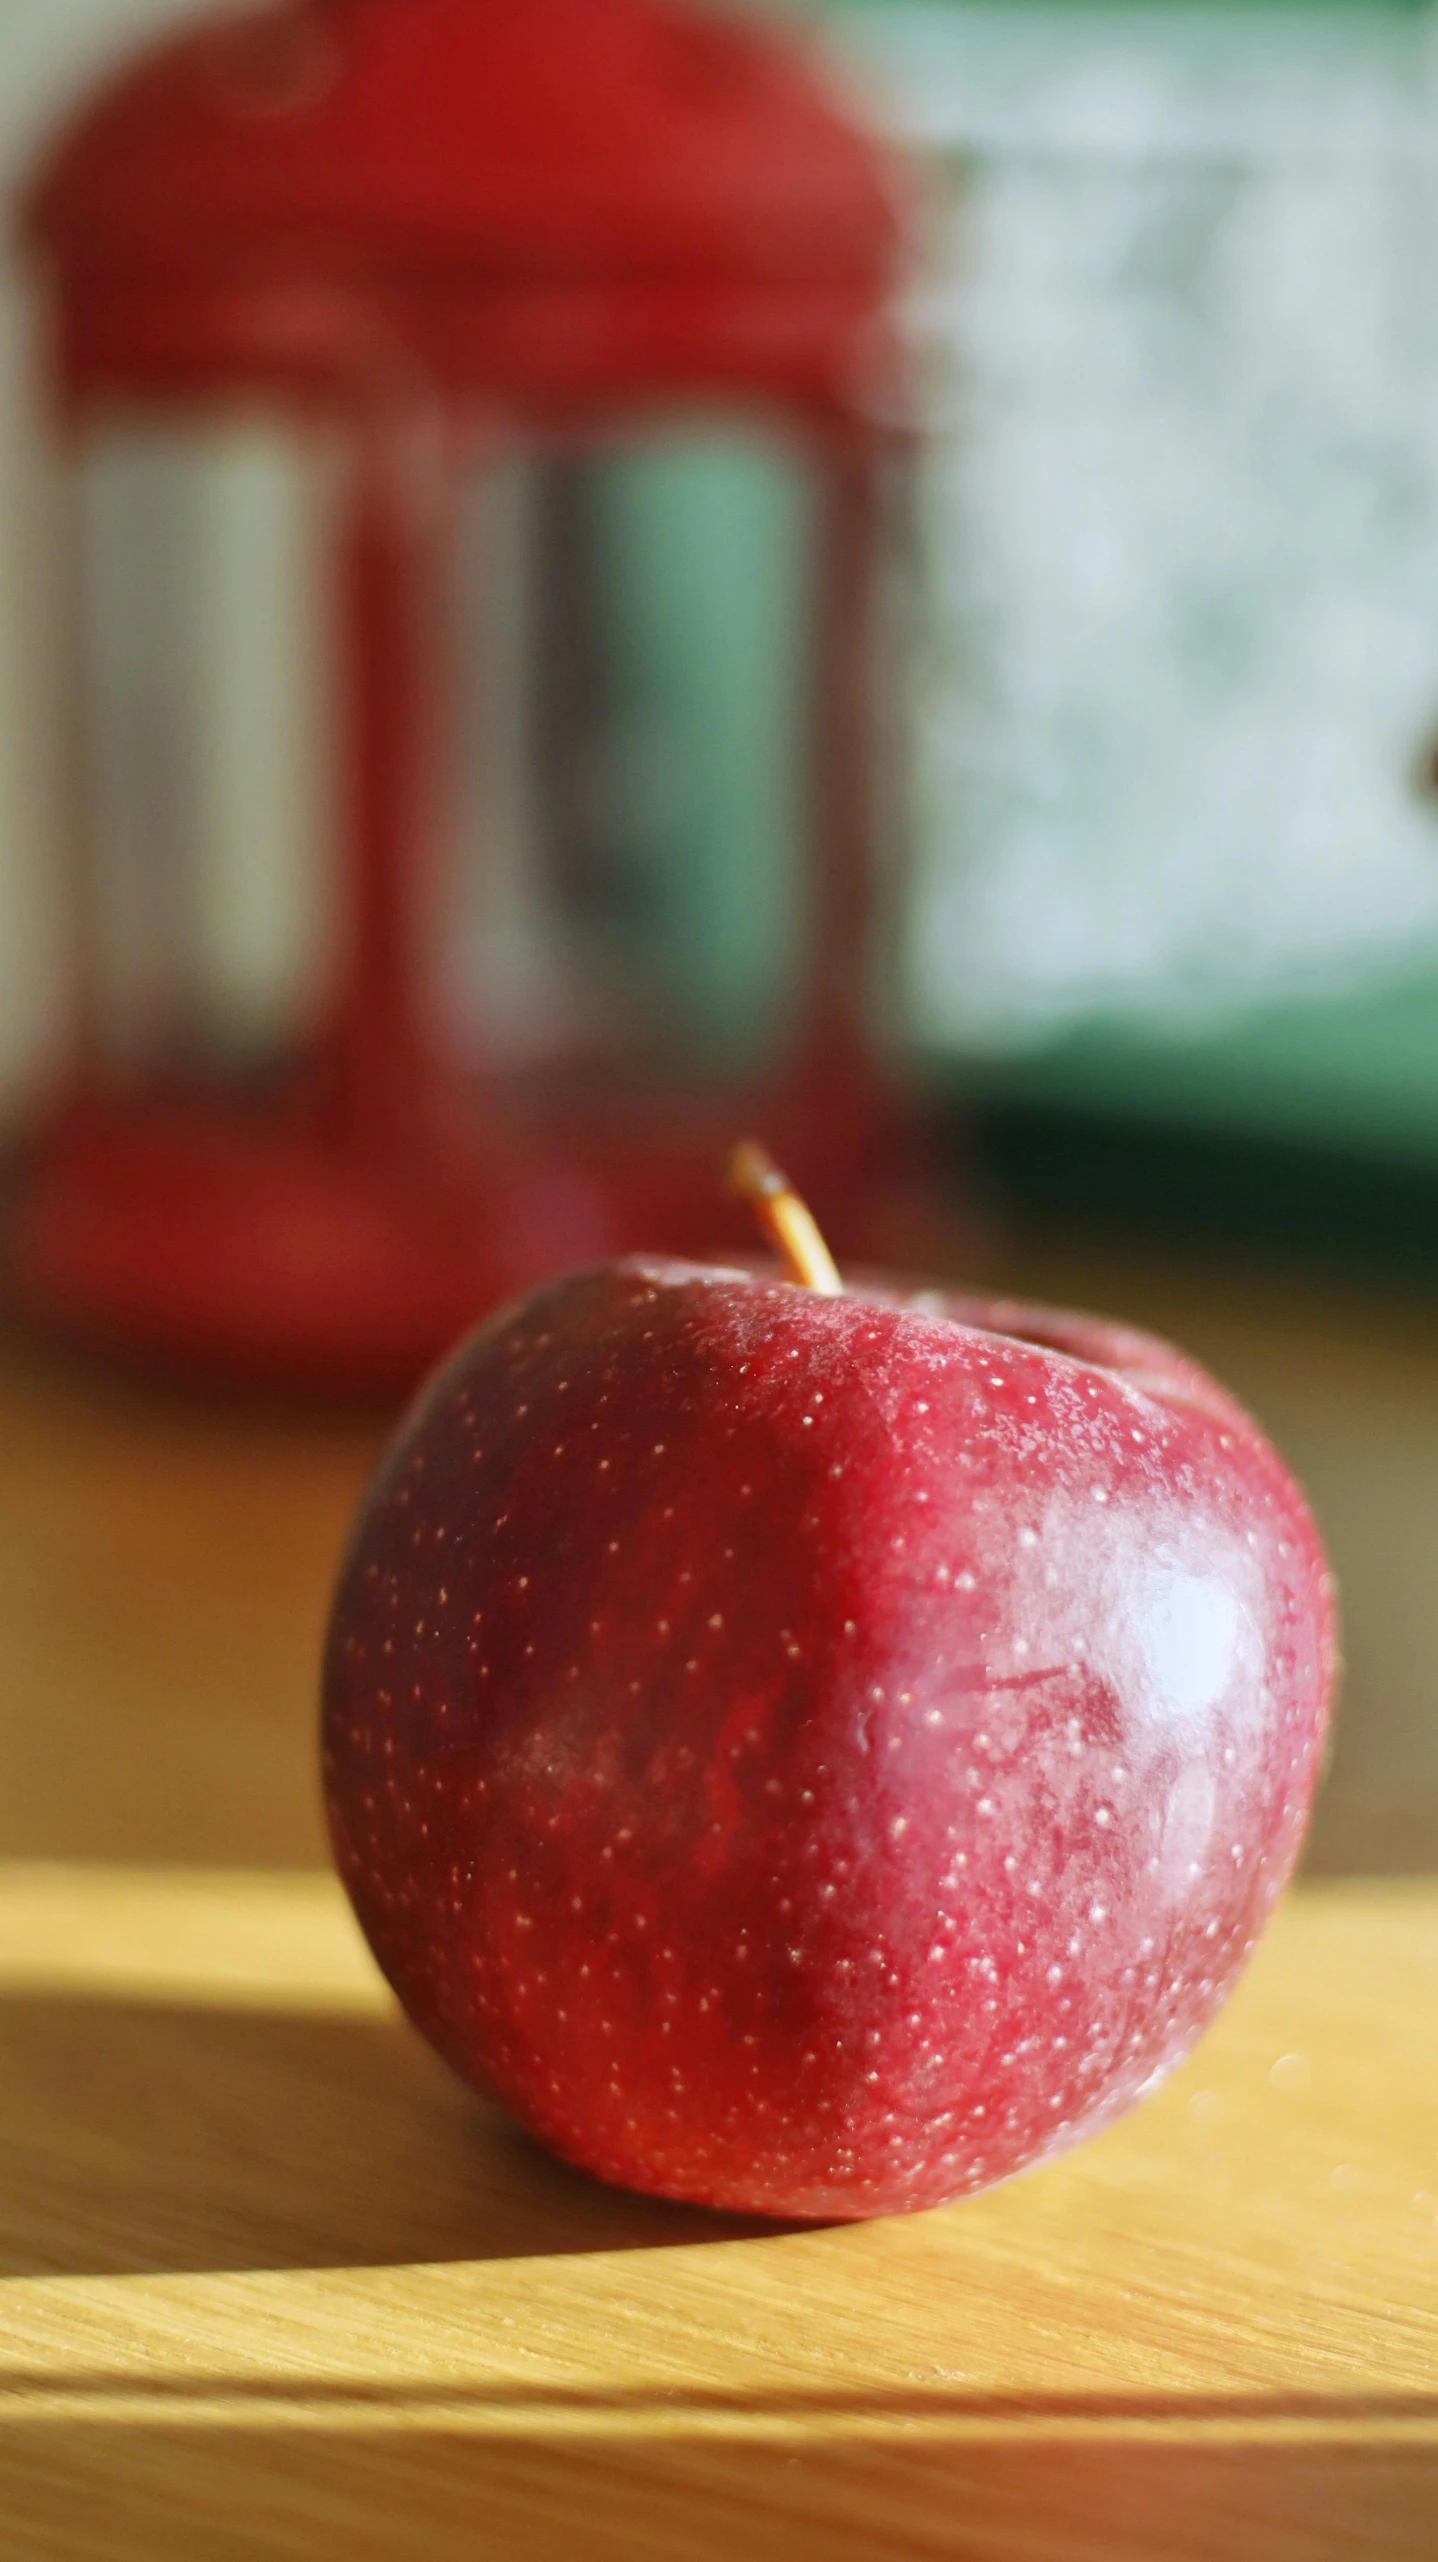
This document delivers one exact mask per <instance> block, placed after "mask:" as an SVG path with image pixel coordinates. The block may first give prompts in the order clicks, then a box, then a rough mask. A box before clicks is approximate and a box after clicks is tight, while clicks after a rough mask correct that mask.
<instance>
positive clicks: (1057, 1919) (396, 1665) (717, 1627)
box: [325, 1262, 1333, 2217]
mask: <svg viewBox="0 0 1438 2562" xmlns="http://www.w3.org/2000/svg"><path fill="white" fill-rule="evenodd" d="M1000 1341H1001V1343H1002V1351H1003V1363H1002V1367H1001V1368H997V1367H996V1366H995V1364H994V1351H995V1345H996V1342H1000ZM516 1392H518V1393H517V1394H516ZM517 1405H522V1406H523V1407H524V1409H525V1411H524V1413H523V1414H522V1415H520V1414H518V1413H517V1412H516V1407H517ZM561 1415H562V1421H563V1426H564V1429H563V1431H562V1433H556V1431H555V1426H556V1424H557V1423H559V1422H560V1420H561ZM836 1454H837V1464H838V1466H839V1473H838V1474H837V1475H836V1474H835V1473H834V1470H835V1466H836ZM596 1461H598V1464H596ZM1096 1493H1098V1494H1101V1495H1102V1497H1103V1500H1102V1501H1101V1502H1096V1501H1095V1495H1096ZM441 1534H442V1535H441ZM431 1559H432V1560H433V1563H432V1564H431V1562H430V1560H431ZM441 1593H442V1594H443V1599H441ZM480 1625H482V1627H483V1630H484V1663H483V1666H482V1667H481V1666H480V1665H479V1664H478V1663H477V1661H476V1655H475V1638H474V1634H473V1632H474V1630H475V1628H476V1627H478V1626H480ZM1332 1657H1333V1629H1332V1617H1331V1608H1330V1603H1329V1590H1328V1582H1327V1577H1326V1574H1325V1571H1324V1567H1323V1561H1322V1558H1321V1553H1320V1551H1319V1549H1318V1545H1317V1541H1316V1537H1315V1535H1314V1532H1313V1529H1312V1525H1311V1523H1310V1522H1309V1520H1308V1516H1307V1514H1306V1512H1305V1510H1304V1508H1303V1505H1302V1502H1301V1498H1300V1497H1299V1496H1298V1494H1297V1491H1296V1489H1295V1488H1294V1487H1293V1485H1292V1482H1291V1480H1290V1479H1289V1478H1288V1476H1287V1474H1286V1472H1285V1471H1284V1470H1283V1468H1282V1466H1281V1464H1280V1463H1279V1462H1278V1460H1277V1459H1276V1458H1275V1456H1274V1454H1273V1453H1272V1452H1271V1450H1269V1448H1268V1446H1267V1444H1266V1443H1264V1442H1263V1441H1262V1439H1261V1437H1260V1436H1259V1435H1258V1434H1257V1433H1256V1431H1255V1430H1254V1428H1253V1427H1252V1426H1251V1425H1250V1424H1249V1423H1248V1421H1247V1419H1246V1418H1245V1417H1243V1416H1242V1414H1241V1412H1240V1411H1239V1409H1238V1408H1236V1407H1235V1406H1234V1405H1233V1404H1232V1402H1231V1400H1229V1399H1228V1398H1226V1397H1225V1396H1224V1395H1223V1392H1222V1391H1221V1390H1219V1389H1217V1388H1216V1387H1214V1386H1213V1384H1212V1382H1210V1381H1208V1380H1206V1379H1205V1378H1204V1376H1203V1374H1202V1373H1201V1372H1198V1371H1197V1370H1195V1369H1194V1368H1193V1367H1192V1365H1190V1364H1188V1363H1186V1362H1184V1361H1183V1360H1182V1359H1181V1358H1180V1357H1179V1356H1178V1355H1175V1354H1172V1353H1170V1352H1169V1351H1168V1350H1167V1348H1166V1347H1164V1346H1160V1345H1156V1344H1154V1343H1153V1342H1152V1341H1151V1340H1149V1339H1148V1338H1145V1337H1139V1336H1135V1335H1132V1334H1128V1333H1125V1332H1124V1331H1123V1330H1121V1329H1116V1328H1111V1327H1105V1326H1102V1325H1100V1324H1098V1323H1097V1322H1096V1321H1094V1320H1083V1319H1077V1318H1071V1317H1067V1316H1063V1315H1059V1314H1056V1313H1055V1312H1053V1311H1038V1310H1026V1309H1017V1308H1014V1307H1011V1306H1007V1305H1005V1306H997V1307H995V1306H985V1305H984V1304H983V1303H973V1302H962V1301H953V1302H944V1301H940V1300H936V1299H935V1297H934V1296H933V1295H932V1294H929V1295H926V1297H925V1299H924V1301H923V1304H922V1306H921V1307H918V1308H915V1307H913V1306H910V1305H905V1304H904V1301H903V1295H902V1293H901V1292H899V1291H897V1290H896V1291H893V1292H891V1293H886V1292H882V1291H881V1292H873V1293H866V1294H865V1295H864V1296H862V1297H859V1296H852V1297H841V1298H838V1299H820V1298H817V1297H816V1296H815V1295H814V1294H811V1293H809V1292H806V1291H802V1290H799V1289H796V1288H794V1287H792V1286H790V1285H786V1284H782V1283H775V1282H769V1281H766V1280H764V1279H762V1278H756V1277H755V1276H753V1275H751V1274H747V1273H743V1274H741V1273H733V1272H726V1271H712V1272H711V1271H704V1270H696V1269H695V1268H693V1267H689V1266H685V1265H675V1264H663V1263H657V1262H642V1263H632V1264H629V1265H620V1266H614V1267H611V1268H608V1269H606V1270H604V1271H600V1272H596V1273H593V1274H588V1275H581V1276H576V1277H575V1278H573V1279H570V1280H567V1281H562V1282H559V1283H557V1284H554V1285H552V1286H551V1287H550V1288H549V1289H548V1290H546V1291H543V1292H540V1293H538V1294H536V1296H535V1298H534V1299H532V1300H531V1301H530V1302H528V1303H526V1305H525V1306H524V1307H522V1308H521V1309H520V1310H518V1311H517V1312H515V1311H511V1312H510V1313H509V1314H508V1316H507V1317H504V1318H502V1319H501V1320H499V1321H496V1322H492V1323H491V1325H490V1326H488V1327H486V1328H484V1329H483V1330H482V1331H481V1332H480V1334H479V1335H477V1336H476V1337H474V1338H473V1339H472V1340H471V1342H470V1343H469V1344H468V1345H466V1346H465V1347H463V1348H462V1350H461V1351H460V1353H459V1354H458V1355H457V1356H456V1357H455V1359H454V1361H453V1362H452V1363H451V1365H450V1366H449V1368H448V1370H447V1371H446V1372H444V1373H442V1374H441V1375H440V1377H439V1378H438V1379H437V1380H436V1381H435V1382H434V1383H433V1384H432V1386H431V1387H430V1389H429V1390H428V1391H427V1393H426V1395H425V1396H424V1398H423V1399H422V1400H421V1401H420V1403H419V1404H418V1405H417V1407H416V1408H415V1409H414V1411H413V1412H412V1414H411V1416H410V1417H409V1419H408V1421H407V1423H406V1425H405V1426H404V1427H403V1429H402V1432H401V1435H400V1437H399V1439H398V1441H397V1443H396V1445H395V1447H394V1449H393V1450H392V1452H391V1454H390V1456H389V1458H388V1459H387V1461H386V1462H385V1464H384V1466H383V1467H382V1469H381V1471H380V1473H379V1475H378V1477H377V1479H376V1481H375V1484H374V1486H373V1487H372V1488H371V1490H370V1493H369V1496H368V1498H367V1500H366V1504H365V1507H364V1509H363V1511H362V1514H361V1517H360V1520H359V1523H358V1524H357V1527H356V1531H355V1534H354V1538H353V1541H352V1544H351V1549H350V1553H349V1557H348V1560H347V1564H346V1567H345V1571H344V1575H343V1577H342V1581H341V1586H340V1591H339V1594H338V1597H337V1601H336V1606H335V1613H334V1619H333V1623H332V1629H331V1637H330V1644H329V1649H328V1656H327V1668H326V1707H325V1784H326V1796H327V1802H328V1806H329V1812H330V1820H331V1826H332V1832H333V1837H334V1842H335V1848H336V1854H337V1858H338V1861H339V1865H340V1868H341V1871H342V1873H343V1875H344V1877H345V1879H346V1882H347V1884H348V1885H349V1888H350V1891H351V1894H352V1895H353V1897H354V1900H355V1904H356V1908H357V1910H358V1912H359V1915H360V1918H361V1921H362V1923H363V1925H364V1928H365V1930H366V1932H367V1934H368V1935H369V1937H370V1940H371V1943H372V1945H373V1946H374V1948H375V1950H376V1953H377V1955H378V1957H379V1959H380V1962H381V1964H382V1965H383V1966H384V1968H385V1971H386V1973H387V1974H388V1975H389V1977H390V1980H391V1982H392V1983H393V1984H394V1985H395V1988H396V1990H397V1991H398V1993H399V1995H400V1998H401V1999H402V2001H403V2002H404V2003H405V2005H406V2007H407V2009H408V2010H409V2011H410V2013H411V2015H412V2016H413V2017H414V2018H415V2019H416V2021H417V2022H418V2024H419V2025H420V2026H421V2027H422V2028H423V2029H424V2030H425V2031H426V2033H427V2034H428V2035H429V2036H430V2037H431V2038H432V2039H433V2041H434V2043H435V2044H436V2045H437V2046H438V2047H439V2049H440V2051H441V2052H442V2053H443V2054H444V2055H446V2056H447V2057H448V2059H449V2060H450V2061H451V2062H452V2063H453V2064H454V2065H455V2066H456V2067H457V2069H459V2070H460V2071H461V2072H463V2073H465V2074H467V2075H468V2076H469V2077H470V2078H471V2079H472V2080H474V2081H476V2082H478V2083H479V2084H480V2085H481V2086H483V2087H484V2088H486V2089H488V2090H491V2091H493V2092H495V2093H496V2094H497V2095H498V2096H499V2097H501V2098H502V2099H503V2100H505V2101H506V2102H507V2104H508V2105H509V2106H510V2107H511V2108H513V2110H514V2111H515V2113H516V2114H517V2115H518V2116H520V2117H521V2118H523V2119H524V2120H525V2122H526V2123H527V2124H528V2125H530V2126H531V2127H532V2128H533V2129H534V2131H535V2132H536V2133H538V2134H539V2135H541V2136H542V2137H543V2138H544V2139H545V2140H546V2141H548V2142H549V2143H551V2144H552V2145H553V2146H554V2147H555V2149H556V2150H558V2151H560V2152H561V2153H564V2154H565V2155H566V2156H567V2157H568V2158H570V2159H571V2160H574V2161H577V2162H580V2163H582V2164H584V2165H585V2166H586V2167H588V2168H590V2169H591V2170H594V2171H596V2172H598V2173H599V2174H600V2175H601V2176H602V2177H604V2178H607V2179H610V2180H617V2181H621V2182H624V2183H626V2184H628V2185H631V2186H635V2187H640V2188H648V2189H653V2190H658V2191H660V2192H661V2193H664V2194H668V2195H671V2196H677V2197H687V2198H695V2199H699V2200H701V2201H702V2202H704V2203H707V2204H714V2205H725V2206H732V2207H739V2208H743V2209H746V2210H749V2211H758V2212H765V2213H770V2214H775V2215H783V2216H815V2217H823V2216H834V2215H839V2216H855V2215H867V2214H874V2213H882V2212H888V2211H895V2210H902V2209H908V2208H913V2207H919V2206H924V2205H928V2204H932V2203H936V2202H938V2201H939V2200H941V2199H943V2198H947V2197H953V2196H958V2195H961V2194H963V2193H965V2192H966V2191H968V2190H971V2189H973V2188H976V2187H981V2186H984V2185H986V2184H988V2183H989V2182H990V2181H992V2180H994V2179H997V2178H1001V2177H1003V2176H1005V2175H1006V2174H1007V2173H1008V2172H1010V2171H1012V2170H1015V2169H1017V2168H1019V2167H1020V2166H1021V2165H1022V2164H1023V2163H1025V2162H1027V2161H1031V2160H1034V2159H1036V2158H1038V2157H1039V2156H1040V2155H1042V2154H1045V2153H1047V2152H1051V2151H1052V2150H1054V2149H1055V2148H1056V2147H1058V2146H1060V2145H1062V2144H1065V2143H1070V2142H1073V2141H1077V2140H1078V2139H1079V2137H1080V2136H1081V2135H1083V2134H1084V2133H1086V2132H1088V2131H1089V2130H1090V2129H1091V2128H1093V2127H1094V2126H1096V2125H1098V2124H1100V2123H1106V2122H1107V2121H1108V2120H1109V2119H1110V2118H1111V2117H1112V2116H1113V2115H1115V2114H1116V2113H1118V2111H1119V2110H1120V2109H1121V2108H1123V2107H1126V2106H1128V2105H1129V2104H1130V2103H1131V2102H1132V2101H1133V2100H1134V2099H1135V2098H1137V2097H1138V2096H1139V2095H1140V2093H1141V2091H1142V2090H1143V2089H1144V2088H1146V2087H1149V2086H1151V2084H1152V2082H1153V2081H1154V2079H1155V2078H1157V2077H1159V2076H1160V2075H1161V2074H1162V2073H1163V2072H1165V2071H1166V2070H1167V2069H1168V2068H1169V2067H1170V2066H1171V2064H1172V2063H1173V2062H1175V2061H1176V2060H1177V2059H1178V2057H1179V2056H1180V2055H1181V2054H1182V2053H1183V2052H1184V2051H1185V2050H1186V2049H1187V2047H1188V2046H1189V2045H1190V2044H1191V2043H1192V2042H1193V2039H1194V2038H1195V2037H1196V2036H1197V2035H1198V2034H1199V2033H1200V2031H1201V2030H1202V2028H1203V2026H1204V2024H1205V2023H1206V2021H1207V2019H1208V2018H1209V2017H1210V2016H1211V2015H1212V2013H1213V2011H1214V2010H1215V2009H1216V2008H1217V2007H1218V2005H1219V2003H1220V2002H1221V2000H1222V1999H1223V1997H1224V1995H1225V1994H1226V1992H1227V1990H1228V1989H1229V1987H1230V1986H1231V1983H1232V1981H1233V1980H1234V1978H1235V1976H1236V1974H1237V1972H1238V1970H1239V1968H1240V1966H1241V1964H1242V1962H1243V1960H1244V1957H1245V1956H1246V1954H1247V1952H1248V1950H1249V1948H1250V1947H1251V1946H1252V1944H1253V1940H1254V1937H1255V1935H1256V1932H1257V1930H1258V1928H1259V1927H1260V1926H1261V1922H1262V1919H1263V1917H1264V1915H1265V1914H1266V1912H1267V1910H1268V1908H1269V1906H1270V1905H1271V1903H1272V1901H1273V1899H1274V1896H1275V1895H1276V1893H1277V1892H1278V1890H1279V1887H1280V1886H1281V1884H1282V1881H1283V1878H1284V1876H1285V1875H1286V1874H1287V1870H1288V1867H1289V1865H1290V1864H1291V1861H1292V1858H1293V1855H1294V1852H1295V1850H1296V1846H1297V1839H1298V1833H1299V1829H1300V1827H1301V1820H1302V1814H1303V1810H1304V1808H1305V1806H1306V1803H1307V1798H1308V1795H1309V1792H1310V1789H1311V1785H1312V1778H1313V1771H1314V1765H1315V1758H1316V1754H1317V1750H1318V1746H1319V1742H1320V1740H1321V1735H1322V1730H1323V1724H1324V1718H1325V1714H1326V1703H1327V1693H1328V1688H1329V1685H1330V1680H1331V1667H1332ZM381 1667H383V1676H384V1687H383V1689H381V1687H380V1683H379V1679H378V1678H377V1675H378V1673H379V1670H380V1668H381ZM396 1703H399V1704H398V1705H397V1704H396ZM561 1996H562V1998H561ZM980 2112H981V2113H980Z"/></svg>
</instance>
